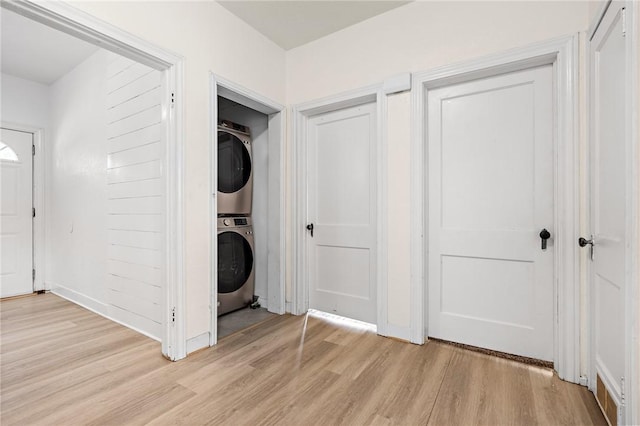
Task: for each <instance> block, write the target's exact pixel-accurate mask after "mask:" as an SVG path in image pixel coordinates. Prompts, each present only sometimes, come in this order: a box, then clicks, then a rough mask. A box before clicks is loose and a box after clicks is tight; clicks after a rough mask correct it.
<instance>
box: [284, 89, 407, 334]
mask: <svg viewBox="0 0 640 426" xmlns="http://www.w3.org/2000/svg"><path fill="white" fill-rule="evenodd" d="M383 86H384V85H383V84H382V83H381V84H376V85H372V86H367V87H364V88H359V89H355V90H351V91H348V92H344V93H340V94H338V95H333V96H328V97H325V98H322V99H319V100H314V101H310V102H305V103H302V104H298V105H295V106H293V107H292V109H291V115H292V127H291V135H292V140H293V142H292V144H291V149H290V152H289V161H290V164H292V165H293V173H294V177H293V179H292V197H293V203H292V204H293V209H294V211H293V215H292V216H293V220H292V226H293V230H292V241H293V250H292V253H293V261H292V269H293V271H292V278H293V285H292V289H291V290H292V292H291V293H292V294H291V313H292V314H294V315H302V314H304V313H306V312H307V311H308V309H309V289H308V280H307V278H306V270H307V269H306V268H307V266H306V264H307V260H306V249H305V247H306V244H305V241H306V235H307V232H306V230H305V226H306V217H307V203H306V200H307V173H306V169H305V161H306V146H307V137H306V133H307V132H306V127H307V121H308V120H309V118H311V117H313V116H316V115H318V114H323V113H326V112H331V111H337V110H340V109H344V108H349V107H353V106H357V105H362V104H366V103H371V102H375V103H376V114H377V115H378V117H377V128H376V131H377V133H378V135H377V138H376V167H377V172H376V175H377V178H376V187H377V197H376V198H377V201H376V209H377V214H376V221H377V223H376V237H377V238H376V262H377V265H376V283H377V284H376V285H377V295H376V296H377V297H376V303H377V306H376V316H377V318H376V327H377V332H378V334H381V335H383V336H387V335H389V332H390V331H389V330H390V328H389V324H388V321H387V291H388V283H387V216H388V214H387V164H386V158H387V157H386V155H385V153H386V150H387V134H386V132H387V116H386V114H387V97H386V95H385V94H384V91H383ZM400 338H401V337H400Z"/></svg>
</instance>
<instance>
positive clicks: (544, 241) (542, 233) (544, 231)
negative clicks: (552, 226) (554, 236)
mask: <svg viewBox="0 0 640 426" xmlns="http://www.w3.org/2000/svg"><path fill="white" fill-rule="evenodd" d="M549 238H551V234H550V233H549V231H547V229H546V228H543V229H542V231H540V240H541V241H542V250H546V249H547V240H548V239H549Z"/></svg>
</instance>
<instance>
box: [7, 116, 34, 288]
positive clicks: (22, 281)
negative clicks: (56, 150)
mask: <svg viewBox="0 0 640 426" xmlns="http://www.w3.org/2000/svg"><path fill="white" fill-rule="evenodd" d="M0 137H1V138H0V176H1V183H0V189H1V190H2V194H1V195H0V219H1V221H0V226H1V229H0V258H1V259H2V263H1V264H0V297H8V296H17V295H20V294H27V293H31V292H33V279H32V269H33V227H32V226H33V225H32V220H33V219H32V216H33V215H32V210H31V209H32V207H33V199H32V193H33V156H32V154H31V149H32V146H33V135H32V134H31V133H25V132H18V131H15V130H8V129H4V128H3V129H2V130H1V133H0Z"/></svg>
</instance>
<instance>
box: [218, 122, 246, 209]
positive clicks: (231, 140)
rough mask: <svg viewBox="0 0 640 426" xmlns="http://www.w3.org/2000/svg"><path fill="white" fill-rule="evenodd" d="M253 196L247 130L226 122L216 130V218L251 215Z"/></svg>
mask: <svg viewBox="0 0 640 426" xmlns="http://www.w3.org/2000/svg"><path fill="white" fill-rule="evenodd" d="M252 195H253V173H252V164H251V135H250V133H249V128H248V127H245V126H241V125H237V124H234V123H231V122H227V121H225V122H223V124H221V125H219V126H218V214H219V215H250V214H251V197H252Z"/></svg>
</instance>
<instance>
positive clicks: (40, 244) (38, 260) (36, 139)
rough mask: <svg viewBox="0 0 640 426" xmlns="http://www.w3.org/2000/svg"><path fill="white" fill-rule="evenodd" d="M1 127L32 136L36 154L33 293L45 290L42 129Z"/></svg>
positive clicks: (21, 126) (43, 154)
mask: <svg viewBox="0 0 640 426" xmlns="http://www.w3.org/2000/svg"><path fill="white" fill-rule="evenodd" d="M1 127H2V128H5V129H11V130H17V131H20V132H26V133H31V134H32V135H33V145H34V146H35V148H36V154H35V156H33V181H32V185H33V195H32V198H33V201H32V202H33V208H35V209H36V217H35V218H34V219H33V266H32V267H33V268H34V269H35V270H36V279H35V280H34V282H33V291H34V292H36V291H40V290H47V288H46V286H45V280H44V272H45V265H46V253H47V250H46V243H47V238H46V223H47V222H46V214H47V209H46V208H45V187H44V185H45V172H46V164H47V162H46V157H45V156H46V150H45V144H44V134H45V131H44V129H43V128H40V127H35V126H30V125H25V124H17V123H9V122H4V121H3V122H2V123H1Z"/></svg>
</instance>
